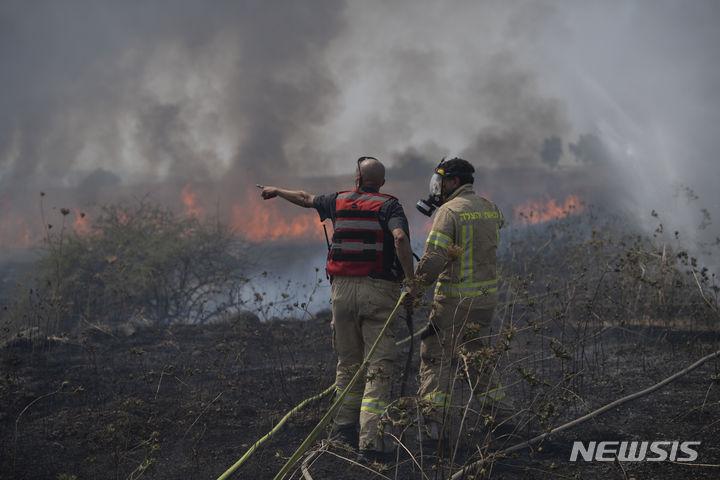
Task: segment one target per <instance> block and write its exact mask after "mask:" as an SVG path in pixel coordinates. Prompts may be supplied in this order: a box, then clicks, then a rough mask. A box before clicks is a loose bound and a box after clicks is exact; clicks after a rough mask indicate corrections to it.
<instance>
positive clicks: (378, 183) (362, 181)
mask: <svg viewBox="0 0 720 480" xmlns="http://www.w3.org/2000/svg"><path fill="white" fill-rule="evenodd" d="M383 185H385V167H384V166H383V164H382V163H380V160H378V159H377V158H373V157H364V158H363V160H361V161H359V162H358V168H357V169H356V170H355V187H356V188H359V187H361V186H362V187H369V188H374V189H375V190H379V189H380V187H382V186H383Z"/></svg>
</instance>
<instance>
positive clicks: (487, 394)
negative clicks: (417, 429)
mask: <svg viewBox="0 0 720 480" xmlns="http://www.w3.org/2000/svg"><path fill="white" fill-rule="evenodd" d="M465 305H468V306H465ZM493 311H494V307H489V308H477V309H473V308H471V306H470V299H468V298H465V299H464V300H463V301H458V300H454V301H444V302H437V301H436V302H435V303H434V304H433V308H432V311H431V312H430V323H429V325H428V330H426V331H425V332H424V333H423V335H422V337H421V338H422V341H421V343H420V388H419V391H418V396H419V397H420V399H421V400H424V401H425V402H427V404H428V405H429V406H430V409H429V411H427V412H426V414H425V418H426V419H430V420H433V421H436V422H438V423H440V424H441V425H445V424H446V423H447V420H448V418H450V417H449V415H450V413H451V408H450V407H452V406H453V405H455V406H461V405H462V404H461V403H460V402H458V399H459V397H460V396H459V395H457V394H456V395H457V398H456V399H455V401H453V381H454V380H455V378H456V373H458V374H460V373H461V372H462V370H461V369H460V370H458V369H457V359H458V355H457V353H458V349H459V348H460V346H461V345H462V348H463V349H464V350H465V351H473V350H474V351H477V350H479V349H480V348H482V347H485V346H488V345H489V339H488V336H489V334H490V324H491V322H492V317H493ZM468 325H472V326H473V335H472V336H473V339H472V341H468V339H467V338H464V333H465V328H466V327H467V326H468ZM471 380H472V382H473V384H474V385H475V389H474V396H475V398H474V403H475V404H476V405H477V404H478V403H479V407H480V408H481V409H482V413H483V414H491V415H493V416H495V417H496V418H498V419H501V420H504V419H506V418H507V417H509V416H510V415H512V413H513V410H514V409H513V405H512V403H511V402H510V399H509V398H508V397H507V395H506V393H505V392H504V391H503V388H502V385H501V384H500V383H499V381H498V376H497V374H496V373H495V369H494V365H488V368H483V369H482V370H481V371H477V370H474V371H473V372H472V379H471ZM460 382H463V384H465V385H467V381H466V380H464V378H463V379H462V380H460ZM456 383H457V384H456V385H455V386H456V387H457V386H460V384H459V383H458V382H457V381H456Z"/></svg>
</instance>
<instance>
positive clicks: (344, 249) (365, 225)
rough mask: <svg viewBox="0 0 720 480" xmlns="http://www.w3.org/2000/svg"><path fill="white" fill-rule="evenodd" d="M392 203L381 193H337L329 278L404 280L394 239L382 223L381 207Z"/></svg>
mask: <svg viewBox="0 0 720 480" xmlns="http://www.w3.org/2000/svg"><path fill="white" fill-rule="evenodd" d="M391 199H395V197H393V196H392V195H385V194H383V193H378V192H361V191H357V190H355V191H349V192H340V193H338V196H337V199H336V200H335V225H334V227H335V231H334V232H333V236H332V247H331V249H330V253H328V263H327V273H328V275H344V276H350V277H365V276H370V277H374V278H384V279H386V280H392V281H400V280H402V274H401V273H400V272H399V271H398V270H399V269H398V266H399V262H398V260H397V257H396V255H395V242H394V239H393V236H392V234H391V233H390V231H388V229H387V226H386V224H385V221H382V220H381V219H380V207H382V205H383V204H384V203H385V202H387V201H388V200H391Z"/></svg>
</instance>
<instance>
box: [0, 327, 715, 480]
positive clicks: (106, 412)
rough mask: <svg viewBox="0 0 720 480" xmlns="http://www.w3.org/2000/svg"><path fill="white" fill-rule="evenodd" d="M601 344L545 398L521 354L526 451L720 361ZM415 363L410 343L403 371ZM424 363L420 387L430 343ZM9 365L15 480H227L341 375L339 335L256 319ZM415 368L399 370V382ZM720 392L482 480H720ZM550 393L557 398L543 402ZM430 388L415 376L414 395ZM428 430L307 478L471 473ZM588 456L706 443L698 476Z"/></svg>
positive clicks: (535, 453)
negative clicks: (610, 444)
mask: <svg viewBox="0 0 720 480" xmlns="http://www.w3.org/2000/svg"><path fill="white" fill-rule="evenodd" d="M403 336H404V335H402V334H400V335H398V338H401V337H403ZM596 338H597V339H598V340H597V341H595V342H594V343H593V344H592V345H590V344H588V346H587V348H586V349H583V350H582V351H575V352H570V355H568V358H563V359H560V360H559V361H560V362H563V366H560V367H558V365H560V364H559V363H552V364H551V365H550V364H549V365H547V366H543V365H542V363H541V361H540V360H538V363H536V364H535V367H536V368H535V370H533V372H534V373H533V374H532V375H537V377H538V378H537V381H538V382H540V383H539V384H533V381H532V378H533V377H532V375H531V374H528V370H527V369H525V370H519V369H517V368H514V367H513V365H515V363H514V362H517V361H518V360H519V359H523V358H524V359H527V358H528V356H529V355H533V354H534V353H533V352H532V348H531V347H532V343H531V342H526V347H523V348H520V347H517V349H515V350H511V351H510V353H509V354H508V355H507V357H508V358H507V359H506V360H504V362H505V363H504V365H505V366H506V368H505V370H504V371H506V372H508V375H507V376H508V378H507V379H505V382H506V383H507V384H508V390H509V393H510V394H511V395H512V397H513V399H514V402H515V404H516V406H517V407H518V409H521V410H522V411H523V413H524V417H523V418H526V419H527V425H526V426H525V427H524V428H523V429H521V430H518V431H517V432H516V435H517V436H516V438H515V439H514V440H513V442H514V443H517V442H518V441H522V440H523V439H527V438H530V437H532V436H535V435H538V434H540V433H543V432H545V431H548V430H549V429H551V428H553V427H555V426H558V425H561V424H563V423H565V422H567V421H570V420H572V419H574V418H577V417H580V416H582V415H584V414H586V413H588V412H590V411H592V410H595V409H596V408H599V407H601V406H603V405H605V404H608V403H610V402H612V401H614V400H616V399H618V398H621V397H623V396H625V395H628V394H630V393H633V392H636V391H639V390H642V389H644V388H646V387H649V386H651V385H653V384H655V383H657V382H659V381H661V380H662V379H664V378H666V377H668V376H670V375H671V374H673V373H675V372H676V371H679V370H682V369H683V368H685V367H687V366H688V365H690V364H692V363H693V362H694V361H696V360H697V359H698V358H700V357H702V356H704V355H707V354H708V353H709V352H712V351H714V350H717V349H718V337H717V334H716V333H712V332H706V333H698V332H693V333H690V332H686V331H683V330H679V329H660V328H657V329H654V328H649V327H643V328H639V327H635V328H632V327H625V328H608V329H604V330H602V331H601V333H599V334H598V336H597V337H596ZM407 349H408V344H407V343H406V344H405V345H403V348H402V349H401V351H400V354H399V359H401V360H404V357H403V355H406V354H407ZM414 350H415V357H416V358H414V361H413V363H412V365H413V371H412V372H411V373H412V374H416V373H417V364H418V359H417V351H418V350H419V348H418V347H417V340H416V348H415V349H414ZM516 350H517V351H516ZM578 356H579V357H580V358H579V359H578V358H577V357H578ZM571 358H572V360H571ZM0 359H1V362H2V363H1V367H0V368H2V377H1V378H0V382H1V383H0V405H1V406H0V425H1V426H2V430H1V431H2V434H1V435H0V449H1V451H2V454H1V455H0V457H1V459H0V471H2V472H3V474H2V477H3V478H13V479H53V480H55V479H66V480H67V479H74V478H76V479H108V478H113V479H126V478H140V477H145V478H157V479H170V478H172V479H177V478H186V479H192V478H197V479H201V478H202V479H208V478H217V477H218V476H220V475H221V474H222V473H223V472H224V471H225V470H226V469H228V468H229V467H230V466H231V465H233V464H234V463H235V462H236V461H237V460H238V459H239V458H240V457H241V456H242V455H243V453H244V452H245V451H246V450H247V449H248V448H250V447H251V446H252V445H253V443H254V442H255V441H256V440H258V439H259V438H261V437H262V436H263V435H265V434H266V433H267V432H268V431H269V430H270V429H271V428H272V427H273V426H274V425H275V424H276V423H277V422H278V421H279V420H280V419H281V418H282V417H283V415H284V414H285V413H286V412H287V411H289V410H290V409H291V408H293V407H294V406H295V405H297V404H298V403H300V402H301V401H302V400H303V399H305V398H308V397H311V396H313V395H315V394H317V393H319V392H321V391H323V390H324V389H326V388H327V387H328V386H329V385H331V384H332V382H333V377H334V363H335V357H334V354H333V352H332V347H331V344H330V327H329V325H328V322H327V321H326V320H319V319H313V320H308V321H294V320H274V321H268V322H259V321H257V320H256V319H253V318H238V319H235V320H234V321H229V322H224V323H216V324H213V325H207V326H181V325H176V326H167V327H162V328H160V327H158V328H151V327H143V328H137V329H135V330H134V331H125V332H124V333H121V332H119V331H108V330H100V329H97V328H96V329H90V330H87V331H85V332H83V333H79V334H76V335H69V336H60V337H51V338H48V337H39V336H38V335H37V334H34V333H33V332H25V333H24V335H23V336H15V337H13V338H11V339H10V340H7V341H6V342H5V343H4V345H3V346H2V349H1V350H0ZM554 361H558V360H557V359H555V360H554ZM548 362H549V361H548ZM573 362H580V364H579V365H574V364H573ZM404 363H405V362H404V361H399V362H398V372H397V373H398V375H397V377H398V378H399V377H400V371H399V370H400V369H401V368H402V365H404ZM528 376H530V378H527V377H528ZM563 378H565V383H563ZM719 379H720V359H715V360H711V361H709V362H707V363H705V364H704V365H702V366H700V367H699V368H697V369H695V370H693V371H691V372H689V373H688V374H686V375H684V376H682V377H680V378H679V379H677V380H676V381H674V382H672V383H670V384H669V385H667V386H665V387H663V388H661V389H659V390H657V391H655V392H653V393H651V394H649V395H646V396H643V397H641V398H638V399H635V400H632V401H630V402H628V403H625V404H623V405H621V406H619V407H618V408H615V409H613V410H611V411H608V412H606V413H604V414H602V415H599V416H597V417H594V418H593V419H591V420H589V421H587V422H584V423H582V424H580V425H577V426H575V427H573V428H570V429H567V430H565V431H563V432H560V433H558V434H555V435H552V436H551V437H549V438H546V439H544V440H543V441H542V442H539V443H536V444H534V445H532V446H531V447H529V448H525V449H522V450H519V451H517V452H515V453H513V454H511V455H508V456H507V457H506V458H496V459H494V460H493V461H488V462H486V463H485V464H484V465H483V466H482V467H480V468H474V469H472V471H470V472H468V476H467V478H482V477H485V476H492V477H493V478H513V479H516V478H517V479H520V478H543V479H545V478H619V479H623V478H633V477H634V478H638V479H641V478H720V467H719V466H718V464H720V380H719ZM556 381H557V382H556ZM543 382H544V383H545V384H546V386H547V385H552V388H551V389H550V390H551V391H552V392H555V394H554V396H545V397H543V401H542V402H538V401H536V400H537V397H538V393H537V392H538V391H539V390H538V389H540V388H542V384H543ZM415 388H416V385H415V384H414V375H411V382H410V385H409V389H408V391H410V392H412V391H414V389H415ZM397 390H399V387H398V389H397ZM396 393H397V392H396ZM550 399H552V400H550ZM330 401H331V399H330V398H324V399H322V400H319V401H316V402H313V403H312V404H310V405H308V406H307V407H306V408H305V409H303V410H302V411H301V412H300V413H299V414H298V415H296V416H294V417H292V418H291V419H290V420H289V422H288V423H287V424H286V425H285V426H284V427H283V429H282V430H281V431H279V432H278V434H276V435H274V436H273V437H272V438H270V439H269V441H268V442H267V443H265V444H264V445H262V446H261V447H260V448H259V449H258V450H257V451H256V452H255V454H254V455H253V456H252V457H250V459H249V460H248V461H247V462H246V463H245V464H244V465H242V466H241V467H240V468H239V469H238V471H237V472H236V473H235V474H234V478H247V479H266V478H273V477H274V476H275V474H276V473H277V472H278V471H279V470H280V468H281V467H282V465H283V463H284V462H285V460H286V459H287V458H288V457H289V456H290V455H291V454H292V453H293V452H294V451H295V449H296V448H297V447H298V446H299V445H300V444H301V442H302V441H303V440H304V439H305V437H306V436H307V435H308V434H309V433H310V431H311V430H312V428H313V427H314V426H315V425H316V424H317V422H318V421H319V419H320V418H321V417H322V415H323V414H324V412H325V411H326V410H327V409H328V408H329V406H330ZM413 428H415V427H413V426H412V424H410V428H408V429H407V430H406V431H405V435H404V436H402V437H401V438H402V439H403V447H401V448H398V449H397V454H396V458H395V460H393V461H391V462H389V464H387V465H384V466H380V465H369V466H363V465H358V464H357V463H355V458H356V456H357V454H356V452H352V451H348V450H347V449H345V448H344V447H343V446H342V445H335V444H330V445H328V443H327V442H324V443H323V442H321V441H320V440H321V439H320V438H319V439H318V441H317V442H316V444H315V447H313V449H314V450H318V454H316V455H315V456H314V457H313V458H312V459H311V461H308V462H306V466H307V474H308V475H309V478H313V479H335V478H349V479H366V478H400V479H406V478H429V479H436V478H437V479H439V478H450V476H451V475H452V473H453V472H455V471H457V468H456V467H455V468H453V467H452V465H451V460H450V459H449V458H448V457H451V456H452V455H444V456H443V458H440V457H438V456H437V455H436V454H435V452H428V451H427V450H426V451H425V452H423V453H422V454H421V452H420V445H419V444H418V443H417V441H416V436H413V435H412V434H411V430H412V429H413ZM574 441H582V442H585V444H587V443H588V442H591V441H596V442H601V441H670V442H672V441H680V442H683V441H699V442H701V443H700V445H699V446H697V447H696V450H697V452H698V458H697V459H696V460H694V461H692V462H679V461H676V462H672V461H667V460H666V461H658V462H648V461H643V462H622V461H619V460H617V459H616V460H615V461H609V462H596V461H594V462H586V461H583V460H582V459H580V460H579V461H577V462H570V461H569V459H570V452H571V449H572V445H573V442H574ZM405 448H407V450H406V449H405ZM492 451H493V449H492V446H491V447H487V446H485V445H483V441H482V438H481V437H480V436H478V437H477V438H475V439H472V438H470V437H466V441H463V442H460V443H458V448H457V450H456V452H455V453H456V455H455V458H454V460H455V463H456V464H463V463H465V464H467V463H470V462H473V461H477V460H479V459H480V458H481V455H485V456H487V455H488V454H490V453H492ZM668 451H669V450H668ZM411 455H412V456H411ZM366 467H368V468H366ZM470 475H475V476H474V477H471V476H470ZM292 478H302V474H301V473H299V472H297V471H295V473H293V476H292ZM306 478H308V477H306Z"/></svg>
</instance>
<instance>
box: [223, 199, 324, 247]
mask: <svg viewBox="0 0 720 480" xmlns="http://www.w3.org/2000/svg"><path fill="white" fill-rule="evenodd" d="M280 202H283V200H278V199H274V200H261V199H260V195H259V194H258V195H257V196H256V195H252V194H249V195H248V196H247V199H246V201H245V203H243V204H235V205H233V206H232V219H231V220H230V228H231V229H232V230H233V231H234V232H235V233H236V234H237V235H239V236H241V237H243V238H245V239H247V240H250V241H251V242H275V241H283V240H284V241H294V240H320V239H322V240H324V239H325V234H324V232H323V229H322V223H321V222H320V218H319V217H318V215H317V212H315V210H311V211H307V210H302V209H301V208H300V207H296V206H294V205H283V206H282V211H283V212H287V215H292V217H291V218H289V219H288V218H286V216H285V214H283V213H280V211H281V207H280ZM328 234H330V232H329V233H328Z"/></svg>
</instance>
